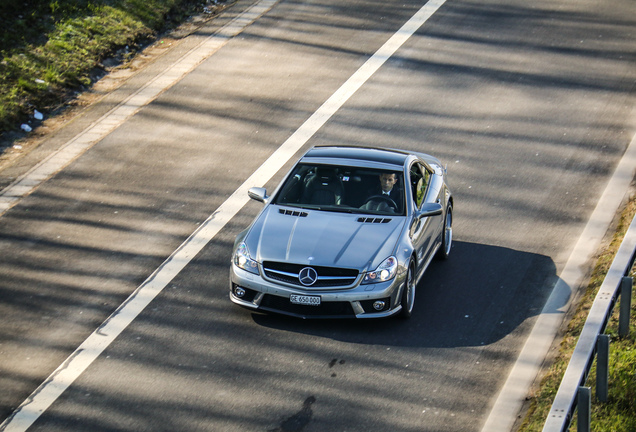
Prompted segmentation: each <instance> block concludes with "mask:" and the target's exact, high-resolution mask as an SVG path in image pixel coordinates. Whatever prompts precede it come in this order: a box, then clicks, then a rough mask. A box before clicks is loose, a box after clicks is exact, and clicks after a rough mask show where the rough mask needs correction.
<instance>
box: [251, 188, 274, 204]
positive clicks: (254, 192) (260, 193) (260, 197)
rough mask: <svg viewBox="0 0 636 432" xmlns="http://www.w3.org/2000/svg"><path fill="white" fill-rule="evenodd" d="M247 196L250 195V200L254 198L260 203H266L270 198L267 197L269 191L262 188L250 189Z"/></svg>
mask: <svg viewBox="0 0 636 432" xmlns="http://www.w3.org/2000/svg"><path fill="white" fill-rule="evenodd" d="M247 195H249V197H250V198H252V199H253V200H256V201H259V202H262V203H264V202H266V201H267V198H269V197H268V196H267V190H266V189H265V188H262V187H253V188H250V189H249V190H248V191H247Z"/></svg>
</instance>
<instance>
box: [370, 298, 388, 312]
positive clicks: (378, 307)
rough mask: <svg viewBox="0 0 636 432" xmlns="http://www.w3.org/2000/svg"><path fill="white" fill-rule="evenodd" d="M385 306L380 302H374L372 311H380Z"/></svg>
mask: <svg viewBox="0 0 636 432" xmlns="http://www.w3.org/2000/svg"><path fill="white" fill-rule="evenodd" d="M385 305H386V303H385V302H384V301H382V300H377V301H375V302H373V309H375V310H377V311H381V310H382V309H384V306H385Z"/></svg>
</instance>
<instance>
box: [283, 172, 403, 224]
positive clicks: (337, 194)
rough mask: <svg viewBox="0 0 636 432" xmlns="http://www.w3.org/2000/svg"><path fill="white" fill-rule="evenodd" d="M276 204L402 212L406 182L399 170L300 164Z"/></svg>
mask: <svg viewBox="0 0 636 432" xmlns="http://www.w3.org/2000/svg"><path fill="white" fill-rule="evenodd" d="M274 203H275V204H279V205H286V206H292V207H302V208H309V209H318V210H324V211H339V212H350V213H363V214H378V215H403V214H404V182H403V178H402V173H401V172H399V171H383V170H378V169H371V168H359V167H347V166H336V165H308V164H299V165H297V166H296V168H295V169H294V171H293V172H292V173H291V175H290V176H289V177H288V178H287V180H286V181H285V184H284V185H283V187H282V188H281V189H280V192H279V193H278V195H277V196H276V198H275V199H274Z"/></svg>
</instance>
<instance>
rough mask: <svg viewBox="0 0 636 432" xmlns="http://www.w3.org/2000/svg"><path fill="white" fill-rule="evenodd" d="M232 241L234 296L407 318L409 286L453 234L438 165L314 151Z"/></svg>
mask: <svg viewBox="0 0 636 432" xmlns="http://www.w3.org/2000/svg"><path fill="white" fill-rule="evenodd" d="M249 196H250V197H251V198H253V199H255V200H257V201H260V202H263V203H264V204H265V206H264V208H263V210H262V211H261V212H260V214H259V215H258V216H257V217H256V219H255V220H254V221H253V222H252V224H251V225H250V226H249V227H248V228H247V229H246V230H245V231H243V232H242V233H241V234H239V235H238V236H237V238H236V242H235V244H234V251H233V254H232V266H231V270H230V299H231V300H232V301H233V302H234V303H236V304H238V305H240V306H243V307H246V308H250V309H255V310H259V311H266V312H276V313H280V314H285V315H291V316H295V317H300V318H349V317H351V318H353V317H355V318H380V317H388V316H391V315H400V316H402V317H404V318H408V317H410V316H411V314H412V312H413V305H414V303H415V288H416V286H417V283H418V281H419V280H420V278H421V277H422V275H423V274H424V271H425V270H426V268H427V267H428V265H429V264H430V262H431V261H432V259H433V258H434V257H438V258H441V259H446V258H447V257H448V255H449V253H450V250H451V244H452V240H453V231H452V222H453V216H452V215H453V197H452V195H451V192H450V190H449V188H448V186H447V184H446V169H445V168H444V167H443V166H442V164H441V162H440V161H439V160H438V159H436V158H434V157H432V156H429V155H426V154H422V153H414V152H406V151H400V150H388V149H379V148H365V147H314V148H312V149H311V150H309V151H308V152H307V153H305V155H304V156H303V157H302V158H301V159H300V160H299V161H298V162H297V164H296V166H295V167H294V168H293V169H292V170H291V171H290V172H289V173H288V174H287V176H286V177H285V179H284V180H283V182H282V183H281V184H280V185H279V186H278V188H277V189H276V190H275V191H274V193H273V194H272V195H271V196H268V195H267V193H266V190H265V189H263V188H252V189H250V190H249Z"/></svg>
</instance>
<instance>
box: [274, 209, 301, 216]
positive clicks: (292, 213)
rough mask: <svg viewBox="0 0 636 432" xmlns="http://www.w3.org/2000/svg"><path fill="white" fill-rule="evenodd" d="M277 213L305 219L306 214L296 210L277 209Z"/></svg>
mask: <svg viewBox="0 0 636 432" xmlns="http://www.w3.org/2000/svg"><path fill="white" fill-rule="evenodd" d="M278 213H280V214H284V215H287V216H296V217H307V213H305V212H300V211H296V210H287V209H278Z"/></svg>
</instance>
